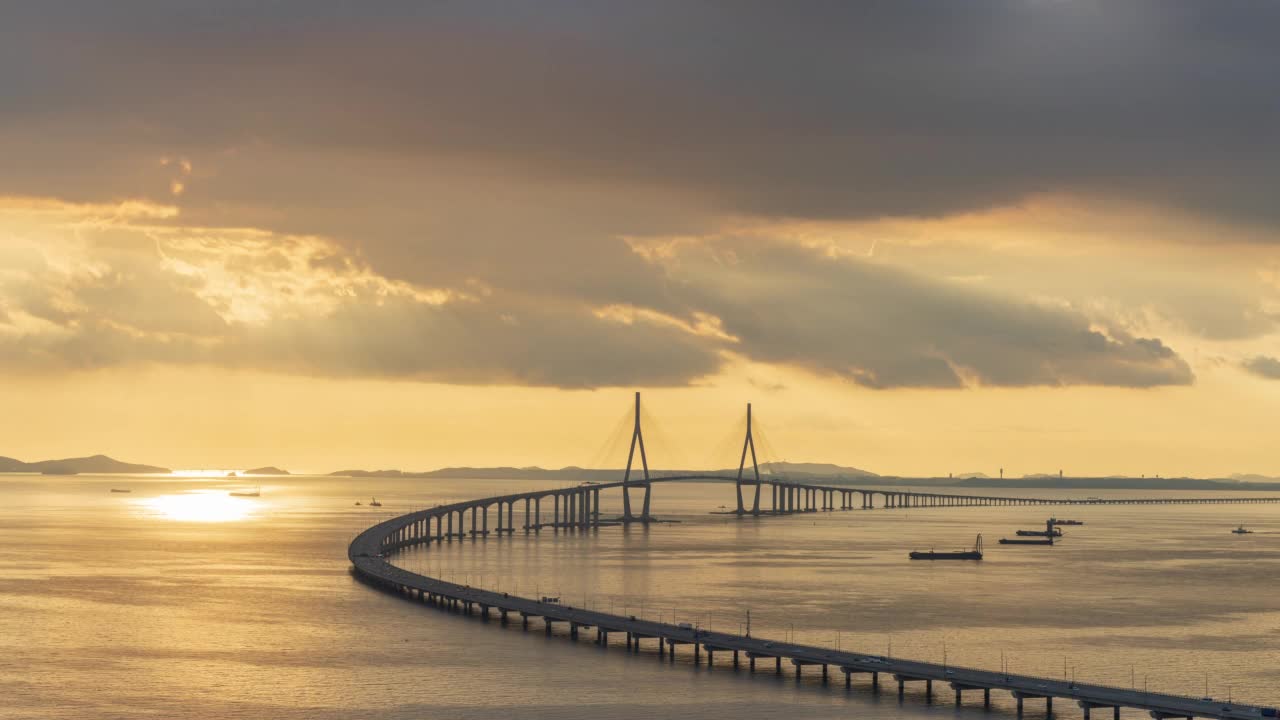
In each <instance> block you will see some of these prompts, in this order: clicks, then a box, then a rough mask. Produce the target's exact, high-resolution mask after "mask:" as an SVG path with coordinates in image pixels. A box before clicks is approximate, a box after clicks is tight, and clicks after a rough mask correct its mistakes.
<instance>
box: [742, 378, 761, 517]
mask: <svg viewBox="0 0 1280 720" xmlns="http://www.w3.org/2000/svg"><path fill="white" fill-rule="evenodd" d="M748 449H750V450H751V471H752V473H754V475H755V480H754V481H751V480H748V481H747V482H745V483H744V482H743V481H742V473H743V471H744V470H746V467H747V450H748ZM743 485H755V486H756V492H755V499H754V500H753V501H752V502H751V514H752V515H759V514H760V465H759V464H758V463H757V462H756V441H755V439H754V438H752V437H751V403H747V437H746V439H744V440H743V441H742V459H741V460H739V461H738V482H737V489H738V514H739V515H745V514H746V508H745V507H743V504H742V486H743Z"/></svg>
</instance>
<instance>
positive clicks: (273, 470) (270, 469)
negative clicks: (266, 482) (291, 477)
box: [244, 465, 289, 475]
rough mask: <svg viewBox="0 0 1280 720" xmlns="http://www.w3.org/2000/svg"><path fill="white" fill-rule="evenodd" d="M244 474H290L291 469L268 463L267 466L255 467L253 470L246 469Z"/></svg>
mask: <svg viewBox="0 0 1280 720" xmlns="http://www.w3.org/2000/svg"><path fill="white" fill-rule="evenodd" d="M244 474H245V475H288V474H289V471H288V470H283V469H281V468H278V467H276V466H274V465H268V466H266V467H260V468H254V469H252V470H245V471H244Z"/></svg>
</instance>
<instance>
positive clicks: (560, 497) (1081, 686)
mask: <svg viewBox="0 0 1280 720" xmlns="http://www.w3.org/2000/svg"><path fill="white" fill-rule="evenodd" d="M748 457H750V459H751V463H750V468H748V465H747V458H748ZM679 481H689V482H696V481H714V482H722V483H726V484H728V483H730V482H731V483H733V485H734V486H735V490H736V496H737V505H736V508H735V509H734V510H732V511H729V512H728V514H731V515H736V516H738V517H739V518H742V519H743V520H744V521H745V520H747V519H758V518H764V517H770V516H784V515H790V514H794V513H802V512H821V511H836V510H870V509H890V510H892V509H896V508H908V507H969V506H979V505H985V506H990V505H1080V504H1119V503H1124V504H1169V503H1208V502H1216V503H1223V502H1280V497H1272V496H1257V497H1230V498H1226V497H1224V498H1209V497H1206V498H1172V499H1171V498H1131V499H1107V500H1098V499H1095V498H1085V499H1069V498H1067V499H1063V498H1035V497H1026V498H1022V497H1001V496H981V495H960V494H948V493H936V492H928V493H919V492H907V491H902V490H898V489H883V488H874V487H850V486H842V485H840V486H837V485H821V484H812V483H803V482H793V481H788V480H786V479H783V478H780V477H773V476H771V475H768V474H765V475H762V474H761V473H760V471H759V464H758V462H757V456H756V450H755V435H754V430H753V427H752V413H751V408H750V406H748V409H747V426H746V428H745V435H744V441H743V449H742V453H741V456H740V459H739V465H738V471H737V473H736V474H733V475H725V474H715V473H708V474H680V475H666V476H662V475H658V474H656V473H651V472H650V468H649V461H648V453H647V449H646V447H645V444H644V435H643V428H642V427H641V409H640V395H639V393H636V398H635V419H634V423H632V428H631V442H630V448H629V451H628V460H627V465H626V469H625V470H624V472H623V478H622V480H621V481H617V482H603V483H584V484H582V485H579V486H576V487H571V488H553V489H547V490H535V491H529V492H521V493H514V494H509V495H500V496H494V497H486V498H478V499H475V500H468V501H464V502H459V503H453V504H450V505H443V506H438V507H434V508H430V509H427V510H420V511H417V512H412V513H408V514H406V515H401V516H399V517H395V518H392V519H390V520H386V521H384V522H381V523H378V524H377V525H374V526H373V527H371V528H368V529H367V530H365V531H364V532H362V533H360V535H358V536H357V537H356V538H355V539H354V540H353V541H352V542H351V545H350V546H349V547H348V550H347V555H348V558H349V559H350V561H351V564H352V568H353V572H354V574H355V575H356V577H358V578H359V579H360V580H362V581H364V582H366V583H368V584H370V585H373V586H375V587H378V588H380V589H384V590H387V591H390V592H394V593H397V594H399V595H401V596H403V597H406V598H408V599H412V600H415V601H418V602H422V603H424V604H429V605H434V606H437V607H440V608H444V609H448V610H452V611H456V612H463V613H466V614H468V615H472V614H476V615H478V616H479V617H480V618H482V619H483V620H486V621H487V620H489V619H490V617H491V613H493V614H496V615H497V616H498V618H499V619H500V620H501V622H502V623H503V624H506V623H507V622H509V621H510V620H512V619H514V618H516V617H518V618H519V619H520V622H521V625H522V627H524V628H525V629H526V630H527V629H528V628H529V623H530V620H531V619H533V620H541V622H542V625H543V627H544V631H545V632H546V633H547V634H548V635H550V634H551V633H552V632H553V629H554V628H555V627H556V626H557V625H560V626H561V627H564V628H567V632H568V635H569V637H571V638H573V639H575V640H577V639H578V638H579V637H581V635H582V634H583V631H589V630H592V629H594V630H595V631H596V633H595V635H596V638H595V639H596V642H597V643H599V644H602V645H609V643H610V635H621V636H625V638H626V649H627V651H628V652H640V651H641V648H642V643H643V642H645V641H648V642H651V643H653V644H654V645H655V646H656V650H657V653H658V655H659V657H666V656H667V655H668V654H669V655H670V657H672V658H674V657H675V653H676V648H677V647H680V646H687V647H688V648H689V652H690V653H691V654H692V657H693V660H694V662H695V663H701V662H702V655H703V654H704V653H705V655H706V662H707V664H708V665H711V664H713V663H714V662H715V655H716V653H721V654H731V655H732V663H733V667H734V668H735V669H740V667H741V665H742V664H743V661H744V660H745V664H747V666H748V671H749V672H755V670H756V665H757V662H758V661H760V660H763V661H765V664H766V667H767V666H768V665H773V670H774V672H775V673H779V674H780V673H782V672H783V665H784V663H785V664H786V665H788V666H789V668H790V670H791V671H792V672H794V674H795V676H796V678H797V679H799V678H800V677H801V674H802V672H803V671H804V669H805V668H806V667H810V668H813V669H815V670H817V671H819V672H820V673H821V677H822V680H823V682H827V681H828V678H829V676H830V675H831V674H832V672H839V673H842V674H843V675H844V683H845V687H846V688H851V687H852V685H853V679H854V678H855V677H859V678H861V677H866V678H870V686H871V689H872V690H875V691H879V689H880V685H881V676H882V675H883V676H885V677H886V678H891V679H892V681H893V682H896V683H897V693H898V697H899V698H900V699H901V698H903V697H905V691H906V687H907V686H908V685H909V684H922V685H923V686H924V688H925V693H924V694H925V700H926V702H932V700H933V696H934V686H935V683H936V684H939V685H940V686H945V687H949V688H950V689H951V690H952V691H953V692H954V694H955V703H956V705H957V706H958V705H960V704H961V702H962V700H963V698H964V693H966V692H981V693H982V700H983V706H984V707H986V708H990V707H991V692H992V690H997V691H1004V692H1008V693H1010V694H1011V695H1012V697H1013V698H1014V699H1015V700H1016V706H1017V712H1018V716H1019V717H1021V716H1022V714H1023V709H1024V707H1023V706H1024V702H1025V701H1027V700H1033V701H1042V702H1043V706H1044V709H1045V712H1046V714H1047V715H1050V716H1051V715H1052V714H1053V703H1054V701H1055V700H1059V701H1067V702H1072V703H1074V704H1075V705H1076V706H1077V707H1079V709H1080V711H1081V714H1082V716H1083V718H1084V720H1089V718H1090V714H1091V712H1092V711H1094V710H1110V711H1111V713H1112V715H1113V717H1114V720H1121V711H1122V709H1131V710H1135V709H1136V710H1140V711H1143V712H1146V713H1147V714H1149V715H1150V716H1151V717H1152V718H1153V719H1154V720H1166V719H1167V718H1183V717H1185V718H1188V720H1190V719H1191V718H1195V717H1202V718H1216V719H1218V720H1271V719H1272V718H1275V717H1276V709H1275V708H1270V707H1263V706H1259V705H1251V704H1247V703H1237V702H1229V701H1228V702H1223V701H1220V700H1213V699H1211V698H1205V697H1195V696H1190V695H1185V696H1184V695H1177V694H1169V693H1155V692H1146V691H1145V690H1141V691H1139V690H1137V689H1136V688H1120V687H1111V686H1106V685H1097V684H1090V683H1076V682H1075V681H1074V680H1073V681H1071V682H1070V683H1068V682H1066V681H1065V680H1061V681H1060V680H1056V679H1052V678H1043V677H1033V676H1026V675H1015V674H1011V673H1008V672H1006V671H1000V672H996V671H992V670H984V669H978V668H964V667H956V666H951V665H947V664H946V663H945V662H944V663H943V664H937V663H930V662H921V661H915V660H909V659H903V658H894V657H885V656H881V655H875V654H869V653H865V652H857V651H849V650H840V649H831V648H825V647H819V646H810V645H801V644H798V643H789V642H782V641H777V640H769V639H766V638H760V637H752V636H751V634H750V631H749V630H748V631H747V632H746V633H745V634H733V633H724V632H711V631H709V630H703V629H701V628H699V627H695V626H691V625H689V624H684V623H663V622H660V621H658V622H655V621H653V620H646V619H644V618H638V617H636V616H634V615H616V614H613V613H604V612H599V611H595V610H590V609H584V608H575V607H573V606H571V605H567V604H562V603H560V602H559V601H558V599H553V598H526V597H520V596H517V595H512V594H510V593H505V592H498V591H495V590H487V589H484V588H476V587H471V586H469V585H458V584H456V583H452V582H447V581H445V580H443V579H440V578H434V577H429V576H426V575H421V574H418V573H413V572H409V571H408V570H404V569H403V568H400V567H397V566H395V565H393V564H392V563H391V562H390V561H389V558H391V557H392V556H394V554H395V553H397V552H398V551H400V550H402V549H404V548H407V547H413V546H425V547H427V548H430V547H431V546H433V545H436V544H439V543H452V542H455V541H462V540H464V539H470V540H471V541H477V540H481V539H483V538H485V537H487V536H488V535H489V534H490V533H491V532H492V533H497V534H499V535H502V534H514V533H515V532H516V531H517V529H519V530H521V531H522V532H524V533H536V532H539V531H541V530H542V529H543V528H554V529H555V530H557V531H559V530H564V531H566V532H569V533H578V532H597V531H599V530H600V529H601V528H604V527H608V526H614V525H621V524H627V523H652V522H657V518H656V517H655V516H654V515H652V514H651V513H652V511H653V503H652V500H653V486H654V485H655V484H657V483H664V482H679ZM765 487H768V488H769V492H768V494H767V495H766V494H765V493H764V492H763V488H765ZM610 491H620V492H621V493H622V500H623V503H622V505H623V513H622V515H621V516H620V517H613V518H610V517H601V511H600V498H601V494H602V493H605V492H610ZM639 491H643V497H642V499H641V503H640V512H639V513H636V512H635V511H634V506H633V504H632V499H631V494H632V493H633V492H639ZM748 497H749V498H750V502H749V503H748V501H747V498H748ZM766 499H767V500H768V502H767V503H766V502H765V501H766ZM837 502H838V505H837ZM544 506H545V507H544ZM517 508H518V509H519V515H517ZM494 510H496V518H495V522H494V525H493V527H492V528H491V527H490V523H489V517H490V513H491V511H494Z"/></svg>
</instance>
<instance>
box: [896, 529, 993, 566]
mask: <svg viewBox="0 0 1280 720" xmlns="http://www.w3.org/2000/svg"><path fill="white" fill-rule="evenodd" d="M910 557H911V559H912V560H981V559H982V535H981V534H979V535H978V537H977V538H975V539H974V541H973V549H972V550H951V551H944V552H938V551H936V550H929V551H927V552H922V551H919V550H913V551H911V554H910Z"/></svg>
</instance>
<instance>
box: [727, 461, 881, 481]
mask: <svg viewBox="0 0 1280 720" xmlns="http://www.w3.org/2000/svg"><path fill="white" fill-rule="evenodd" d="M760 467H761V469H762V470H763V469H766V468H767V469H768V470H769V471H771V472H774V473H778V474H781V475H813V476H816V477H859V478H862V477H866V478H873V477H880V476H879V475H877V474H875V473H873V472H871V471H869V470H863V469H861V468H856V467H847V466H843V465H834V464H832V463H793V462H771V463H764V464H762V465H761V466H760ZM733 472H734V474H735V475H736V474H737V469H734V470H733Z"/></svg>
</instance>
